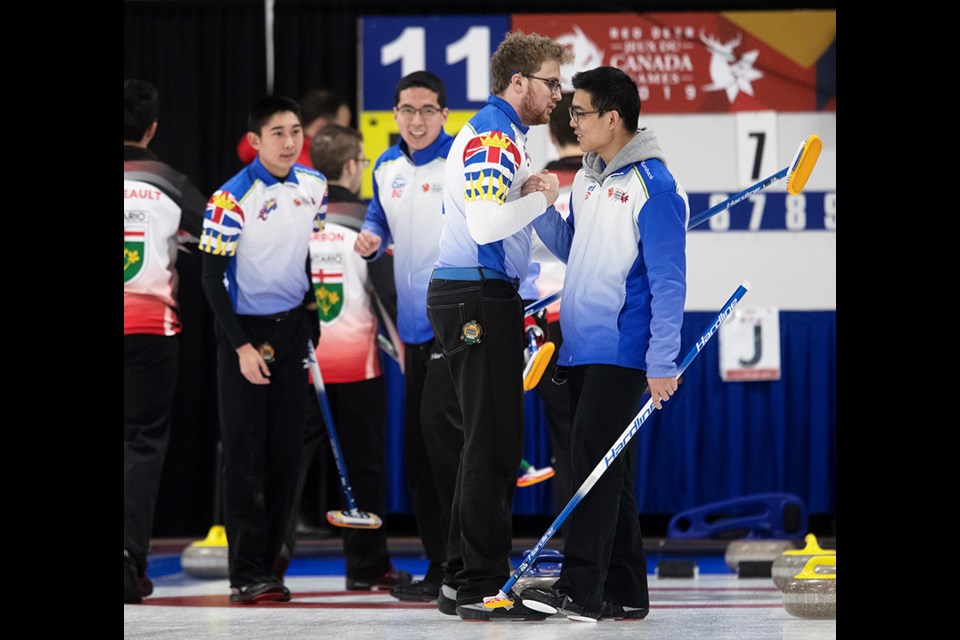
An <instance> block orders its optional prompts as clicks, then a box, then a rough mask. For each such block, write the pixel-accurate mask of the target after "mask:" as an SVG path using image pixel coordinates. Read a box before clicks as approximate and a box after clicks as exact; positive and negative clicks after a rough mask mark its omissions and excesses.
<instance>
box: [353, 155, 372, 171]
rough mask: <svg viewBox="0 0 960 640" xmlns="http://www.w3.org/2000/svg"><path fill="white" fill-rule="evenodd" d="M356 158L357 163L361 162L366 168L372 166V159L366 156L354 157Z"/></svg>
mask: <svg viewBox="0 0 960 640" xmlns="http://www.w3.org/2000/svg"><path fill="white" fill-rule="evenodd" d="M354 160H356V161H357V164H359V165H360V166H361V167H363V168H364V169H366V168H367V167H369V166H370V161H369V160H367V159H366V158H354Z"/></svg>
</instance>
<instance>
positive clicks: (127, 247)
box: [123, 212, 147, 284]
mask: <svg viewBox="0 0 960 640" xmlns="http://www.w3.org/2000/svg"><path fill="white" fill-rule="evenodd" d="M125 215H126V212H125ZM146 245H147V225H145V224H124V225H123V283H124V284H127V283H128V282H133V281H134V280H136V279H137V276H139V275H140V274H141V273H142V272H143V267H144V263H145V262H146V259H147V252H146V251H145V250H144V249H145V248H146Z"/></svg>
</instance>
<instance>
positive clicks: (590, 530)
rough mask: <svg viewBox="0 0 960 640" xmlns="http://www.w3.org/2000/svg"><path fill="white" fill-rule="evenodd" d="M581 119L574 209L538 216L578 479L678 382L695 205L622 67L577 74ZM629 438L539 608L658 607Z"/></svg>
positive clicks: (576, 110) (529, 596)
mask: <svg viewBox="0 0 960 640" xmlns="http://www.w3.org/2000/svg"><path fill="white" fill-rule="evenodd" d="M573 86H574V89H576V92H575V93H574V96H573V104H572V106H571V107H570V119H571V124H572V125H573V128H574V130H575V132H576V134H577V139H578V140H579V141H580V148H581V149H582V150H583V151H584V152H585V153H586V155H585V156H584V159H583V169H582V170H581V171H580V172H579V173H577V176H576V178H574V181H573V189H572V198H571V209H570V212H569V215H568V217H567V218H566V220H564V219H563V218H562V217H561V216H560V215H558V214H557V213H555V212H553V211H550V212H548V213H547V215H544V216H542V217H541V218H540V219H538V220H537V221H536V222H534V225H535V226H536V229H537V233H538V235H539V236H540V238H541V239H542V240H543V241H544V243H545V244H546V245H547V246H548V247H550V249H551V251H553V252H554V253H555V254H556V255H557V256H558V257H559V258H560V259H561V260H564V261H566V263H567V271H566V275H565V282H564V292H563V293H564V295H563V300H562V302H561V306H560V322H561V324H562V325H563V335H564V342H563V347H562V348H561V351H560V358H559V364H560V366H562V367H567V371H568V380H569V381H568V383H567V385H568V386H569V387H570V399H571V410H572V412H573V425H572V443H571V452H572V456H573V460H572V462H573V484H574V486H580V485H581V484H582V483H583V482H584V481H585V480H586V478H587V476H588V475H589V474H590V472H591V471H592V470H593V468H594V467H595V466H596V465H597V463H598V462H599V461H600V460H601V459H602V458H603V456H604V455H605V454H606V453H607V451H608V450H609V447H610V445H611V444H612V443H613V442H615V441H616V440H617V438H618V437H619V435H620V433H621V432H622V431H623V429H624V428H625V427H626V425H628V424H629V423H630V422H631V421H632V420H633V418H634V416H635V415H636V413H637V411H638V410H639V407H640V399H641V396H642V395H643V392H644V388H645V387H647V385H649V388H650V394H651V396H652V398H653V402H654V406H655V407H656V408H657V409H660V408H661V407H662V403H663V402H666V401H667V400H669V399H670V396H672V395H673V393H674V392H675V391H676V389H677V367H676V357H677V354H678V353H679V351H680V327H681V324H682V323H683V308H684V300H685V298H686V235H687V222H688V220H689V217H690V206H689V203H688V202H687V196H686V193H685V192H684V191H683V189H682V188H681V187H680V185H679V183H678V182H677V180H676V179H675V178H674V177H673V175H672V174H671V173H670V171H669V170H668V168H667V163H666V160H665V157H666V156H665V154H664V153H663V151H662V150H661V148H660V145H659V143H658V141H657V138H656V136H655V135H654V134H653V133H652V132H651V131H648V130H647V129H640V130H639V131H638V130H637V121H638V117H639V114H640V97H639V94H638V91H637V86H636V84H635V83H634V81H633V80H632V79H631V78H630V77H629V76H628V75H627V74H625V73H624V72H623V71H620V70H619V69H616V68H614V67H599V68H597V69H592V70H590V71H584V72H582V73H578V74H576V75H575V76H574V77H573ZM636 465H637V444H636V440H633V441H631V442H630V444H629V446H628V447H627V450H626V451H625V452H623V454H622V455H620V456H618V457H617V458H616V459H615V460H614V461H613V462H612V463H611V465H610V466H609V468H607V470H606V472H605V473H604V474H603V475H602V476H601V477H600V479H599V480H598V481H597V483H596V485H594V487H593V489H592V490H591V491H590V493H588V494H587V495H586V497H584V499H583V501H582V502H581V503H580V504H579V505H578V507H577V509H576V510H574V511H573V513H572V515H571V518H570V527H569V529H568V532H567V538H566V541H565V544H564V558H563V567H562V569H561V572H560V577H559V579H558V580H557V582H556V583H555V584H554V585H553V587H552V588H549V589H539V588H527V589H524V590H523V592H522V593H521V597H522V598H523V599H524V602H525V603H526V604H527V606H529V607H530V608H533V609H536V610H538V611H543V612H544V613H556V612H557V611H560V612H561V613H564V614H566V615H568V616H573V617H576V618H578V619H586V620H596V619H598V618H600V617H601V616H602V617H605V618H616V619H641V618H644V617H645V616H646V615H647V612H648V611H649V608H650V596H649V593H648V590H647V565H646V558H645V556H644V550H643V540H642V538H641V534H640V525H639V521H638V518H637V503H636V496H635V488H634V483H635V482H636Z"/></svg>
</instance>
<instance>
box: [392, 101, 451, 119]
mask: <svg viewBox="0 0 960 640" xmlns="http://www.w3.org/2000/svg"><path fill="white" fill-rule="evenodd" d="M397 113H399V114H400V116H401V117H403V118H407V119H411V118H413V116H415V115H417V114H418V113H419V114H420V117H421V118H423V119H424V120H429V119H430V118H432V117H434V116H435V115H437V114H438V113H440V109H439V108H437V107H431V106H429V105H427V106H426V107H420V108H419V109H414V108H413V107H411V106H408V105H404V106H402V107H397Z"/></svg>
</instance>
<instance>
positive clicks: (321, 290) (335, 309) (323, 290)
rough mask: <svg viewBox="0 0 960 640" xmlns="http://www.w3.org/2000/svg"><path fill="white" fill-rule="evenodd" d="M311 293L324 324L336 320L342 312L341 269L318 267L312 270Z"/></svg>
mask: <svg viewBox="0 0 960 640" xmlns="http://www.w3.org/2000/svg"><path fill="white" fill-rule="evenodd" d="M313 293H314V295H315V296H316V298H317V312H318V313H319V314H320V321H321V322H323V323H324V324H332V323H334V322H336V320H337V318H339V317H340V314H341V313H343V303H344V299H343V295H344V290H343V269H342V268H341V267H333V268H320V269H314V271H313Z"/></svg>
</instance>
